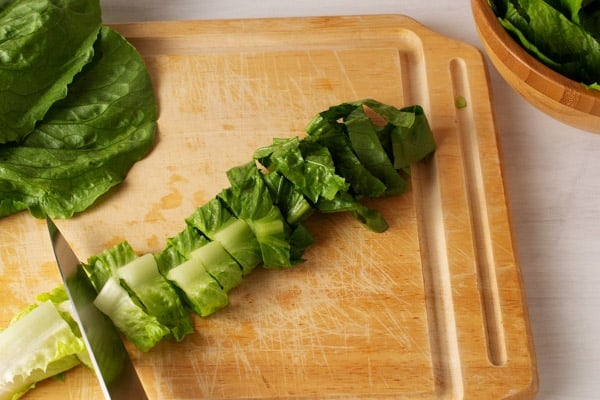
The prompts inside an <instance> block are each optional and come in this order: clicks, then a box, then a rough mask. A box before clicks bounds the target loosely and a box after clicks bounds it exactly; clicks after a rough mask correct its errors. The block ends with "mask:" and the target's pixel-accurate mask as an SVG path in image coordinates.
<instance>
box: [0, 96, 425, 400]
mask: <svg viewBox="0 0 600 400" xmlns="http://www.w3.org/2000/svg"><path fill="white" fill-rule="evenodd" d="M376 121H377V122H376ZM382 121H383V122H382ZM434 150H435V142H434V138H433V134H432V132H431V130H430V127H429V124H428V121H427V119H426V117H425V114H424V113H423V110H422V109H421V107H419V106H412V107H407V108H403V109H396V108H394V107H392V106H389V105H385V104H382V103H379V102H377V101H375V100H371V99H367V100H361V101H357V102H352V103H343V104H340V105H337V106H334V107H331V108H329V109H327V110H325V111H323V112H321V113H319V114H317V115H316V116H315V117H314V118H313V119H312V120H311V121H310V123H309V124H308V127H307V135H306V136H305V137H304V138H302V139H300V138H297V137H296V138H276V139H274V140H273V142H272V144H271V145H268V146H266V147H263V148H260V149H257V150H256V152H255V153H254V155H253V157H252V159H251V160H249V161H248V162H247V163H245V164H242V165H239V166H237V167H234V168H232V169H230V170H228V171H227V177H228V180H229V183H230V185H229V187H227V188H225V189H223V190H222V191H220V192H219V193H217V194H215V196H214V197H213V198H211V199H210V200H209V201H208V202H206V203H205V204H203V205H201V206H199V207H198V208H197V209H196V210H194V212H192V213H191V214H190V215H188V216H187V217H186V218H185V219H184V227H183V229H182V230H181V231H180V232H179V233H177V234H175V235H174V236H172V237H169V238H168V239H167V241H166V243H165V246H164V248H163V249H162V250H161V251H159V252H157V253H156V254H151V253H148V254H144V255H141V256H138V255H137V254H136V252H135V251H134V249H133V248H132V247H131V246H130V245H129V243H128V242H127V241H123V242H121V243H119V244H117V245H116V246H114V247H111V248H108V249H106V250H104V251H103V252H101V253H100V254H97V255H95V256H92V257H90V258H89V259H88V260H86V262H84V263H82V267H83V271H85V274H86V275H87V277H89V281H90V283H91V285H92V286H93V288H94V291H95V293H92V295H93V296H96V297H95V300H94V304H95V305H96V306H97V308H98V309H99V310H100V311H102V312H103V313H104V314H105V315H106V316H108V318H110V319H111V320H112V322H113V323H114V325H115V326H116V327H117V328H118V329H119V330H120V332H121V333H122V334H123V335H124V336H125V337H126V338H127V339H128V340H130V341H131V342H132V343H133V344H135V345H136V346H137V347H138V348H139V349H140V350H142V351H149V350H150V349H152V348H153V347H154V346H155V345H156V344H158V343H159V342H160V341H162V340H164V339H167V338H171V339H173V340H176V341H181V340H184V338H185V337H186V335H188V334H190V333H192V332H193V331H194V325H193V318H192V317H193V316H194V315H196V316H197V317H203V318H204V317H208V316H210V315H212V314H214V313H215V312H217V311H218V310H220V309H222V308H224V307H226V306H227V305H228V304H229V292H230V291H231V290H233V289H235V288H236V287H237V286H239V285H240V284H241V283H242V282H243V280H244V277H246V276H248V275H249V274H250V273H251V272H252V271H253V270H254V269H255V268H257V267H258V266H259V265H262V266H263V267H264V268H269V269H282V268H290V267H293V266H295V265H297V264H298V263H301V262H302V261H304V259H303V255H304V252H305V250H306V249H307V248H308V247H309V246H310V245H311V244H312V243H313V236H312V235H311V233H310V232H309V230H308V229H307V228H306V227H305V225H304V222H305V221H306V220H307V219H308V218H309V217H310V216H311V215H313V214H314V213H339V212H351V213H353V214H354V216H355V217H356V218H357V220H358V221H359V222H360V223H362V224H364V226H365V227H367V228H368V229H371V230H373V231H375V232H383V231H385V230H386V229H387V228H388V225H387V222H386V221H385V219H384V218H383V216H382V215H381V214H380V213H379V212H378V211H377V210H374V209H371V208H368V207H366V206H365V205H363V203H362V200H363V199H365V198H372V197H381V196H389V195H397V194H400V193H403V192H405V191H406V190H407V188H408V186H409V184H408V180H407V178H408V176H409V173H410V165H411V164H413V163H415V162H418V161H420V160H423V159H424V158H425V157H427V156H428V155H429V154H431V153H432V152H433V151H434ZM94 291H93V292H94ZM40 318H41V317H35V316H34V317H32V320H31V322H29V329H30V330H31V331H33V332H35V335H34V336H36V340H31V341H30V339H22V340H19V344H20V357H22V359H23V366H22V368H16V369H15V368H12V367H7V368H5V370H4V371H2V376H1V379H3V380H4V382H13V381H14V382H17V383H18V384H14V385H12V386H10V387H9V388H8V389H7V391H10V390H14V393H17V394H18V393H21V391H22V389H21V388H22V387H24V386H25V385H30V384H32V383H34V381H35V380H36V378H40V379H41V378H44V377H47V376H51V375H52V374H55V373H58V372H61V371H63V370H65V369H68V367H69V366H72V365H74V364H77V358H76V357H74V356H73V355H74V354H75V355H76V354H79V353H80V352H81V350H82V349H81V346H76V344H77V343H78V341H77V340H76V335H75V336H73V334H70V333H69V329H68V326H69V325H68V324H67V325H66V326H65V324H63V323H61V322H60V319H59V318H58V317H56V316H55V318H54V320H53V321H51V322H44V321H43V320H42V319H40ZM44 324H48V325H49V328H48V329H46V327H45V325H44ZM50 326H53V327H54V326H56V327H55V328H52V329H56V330H57V331H60V332H61V334H60V335H58V336H57V337H56V338H55V339H52V338H51V337H50V336H52V335H53V333H51V331H50ZM19 332H20V330H19V327H18V326H16V325H11V326H9V328H8V329H6V331H4V332H3V335H4V337H5V339H4V340H5V342H2V340H3V339H2V338H0V345H1V343H10V341H11V338H14V337H15V336H16V335H19ZM29 334H30V335H31V333H29ZM46 336H48V341H47V342H44V341H41V340H42V339H43V338H44V337H46ZM28 337H29V336H28ZM61 337H68V339H64V340H65V341H66V342H68V343H69V346H66V345H65V346H63V345H60V346H61V347H65V350H67V349H69V350H68V352H67V353H68V354H63V353H62V352H58V353H57V352H55V353H54V356H53V357H50V356H45V357H44V358H42V359H40V358H39V357H38V356H37V353H44V354H45V353H46V352H48V351H49V350H51V349H52V348H53V347H56V346H59V342H56V340H59V339H60V338H61ZM60 343H62V342H60ZM12 344H14V343H12ZM12 347H14V346H12ZM71 347H72V349H71ZM0 349H3V347H0ZM0 351H1V350H0ZM14 356H15V355H14V354H13V351H12V350H11V351H9V352H7V353H6V354H5V353H0V365H7V366H8V365H9V364H11V362H12V360H13V358H11V357H14ZM58 361H60V362H59V363H58ZM55 363H58V364H60V368H53V366H54V365H55ZM11 365H12V364H11ZM38 370H41V371H43V372H44V373H43V374H41V373H40V374H38V372H37V371H38ZM17 386H18V387H17ZM17 397H18V396H17ZM1 399H2V397H0V400H1Z"/></svg>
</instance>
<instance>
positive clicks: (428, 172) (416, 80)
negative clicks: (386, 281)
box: [399, 42, 463, 398]
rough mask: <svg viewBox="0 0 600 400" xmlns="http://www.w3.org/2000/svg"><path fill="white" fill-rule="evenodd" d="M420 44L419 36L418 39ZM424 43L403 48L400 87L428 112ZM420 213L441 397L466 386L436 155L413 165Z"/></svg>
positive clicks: (429, 318) (409, 101) (435, 369)
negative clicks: (464, 383)
mask: <svg viewBox="0 0 600 400" xmlns="http://www.w3.org/2000/svg"><path fill="white" fill-rule="evenodd" d="M414 44H415V46H419V47H420V45H419V42H415V43H414ZM422 52H423V49H422V48H413V49H412V51H400V52H399V56H400V65H401V70H402V71H403V73H402V76H403V80H402V88H403V92H404V94H403V97H404V101H405V103H407V104H420V105H421V106H422V107H423V109H424V110H425V113H426V114H428V115H429V108H430V107H429V88H428V83H427V77H426V72H425V70H424V65H423V63H422V62H420V60H419V57H418V54H419V53H422ZM411 174H412V185H413V190H414V197H415V209H416V210H415V211H416V213H417V215H418V218H417V220H418V224H417V229H418V232H419V235H418V236H419V242H420V248H421V265H422V273H423V283H424V287H425V290H426V298H427V300H428V301H427V302H426V305H427V321H428V324H429V340H430V346H431V349H432V353H431V356H432V364H433V373H434V375H435V384H436V386H435V391H436V394H437V395H438V396H439V397H440V398H459V397H460V396H461V394H462V392H463V390H462V374H461V367H460V355H459V351H458V341H457V338H456V322H455V318H454V308H453V305H452V288H451V284H450V276H449V274H450V269H449V265H448V258H447V247H446V241H445V239H444V237H445V233H444V222H443V218H442V207H443V205H442V200H441V195H440V189H439V176H438V174H437V164H436V162H435V159H432V160H430V161H429V162H428V163H420V164H418V165H414V166H413V167H412V169H411Z"/></svg>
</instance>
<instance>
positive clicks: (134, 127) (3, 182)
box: [0, 2, 157, 218]
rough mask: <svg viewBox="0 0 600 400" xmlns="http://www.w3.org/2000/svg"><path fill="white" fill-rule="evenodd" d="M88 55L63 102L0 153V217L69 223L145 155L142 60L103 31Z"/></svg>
mask: <svg viewBox="0 0 600 400" xmlns="http://www.w3.org/2000/svg"><path fill="white" fill-rule="evenodd" d="M26 3H27V2H26ZM95 48H96V52H95V57H94V59H93V61H91V63H90V64H88V65H86V67H85V68H84V70H83V71H82V72H81V73H80V74H79V75H77V76H76V78H75V81H74V82H73V83H72V84H71V85H70V86H69V92H68V95H67V97H66V98H64V99H62V100H60V101H58V102H56V103H54V105H53V106H52V107H51V108H50V110H49V111H48V112H47V114H46V115H45V117H44V119H43V121H41V122H40V123H39V124H38V125H36V128H35V130H33V132H31V133H30V134H29V135H28V136H27V137H26V138H25V140H24V141H22V142H21V143H19V144H18V145H0V217H3V216H6V215H9V214H12V213H15V212H17V211H21V210H24V209H29V210H30V211H31V213H32V214H33V215H34V216H36V217H43V216H45V215H46V214H47V215H49V216H51V217H56V218H60V217H62V218H66V217H70V216H72V215H73V214H74V213H77V212H81V211H83V210H85V209H87V207H89V206H90V205H91V204H93V203H94V201H95V200H96V199H97V198H98V197H99V196H101V195H103V194H104V193H106V192H107V191H108V190H109V189H110V188H111V187H113V186H115V185H116V184H118V183H119V182H121V181H122V180H123V179H124V177H125V175H126V174H127V172H128V171H129V169H130V168H131V166H132V165H133V164H134V163H135V162H136V161H138V160H139V159H141V158H142V157H144V156H145V155H146V154H147V153H148V151H149V150H150V149H151V147H152V145H153V142H154V133H155V129H156V118H157V108H156V100H155V97H154V92H153V88H152V83H151V81H150V77H149V75H148V72H147V70H146V67H145V65H144V63H143V60H142V59H141V58H140V56H139V54H138V53H137V51H136V50H135V49H134V48H133V47H132V46H131V45H130V44H129V43H128V42H127V41H126V40H125V39H124V38H123V37H122V36H121V35H119V34H118V33H117V32H115V31H114V30H112V29H110V28H107V27H103V28H102V29H101V31H100V35H99V36H98V40H97V41H96V43H95ZM47 58H48V59H50V58H53V57H47ZM0 70H1V69H0ZM2 82H3V81H2V80H0V85H1V84H2ZM1 98H2V97H1V96H0V99H1ZM0 101H2V100H0Z"/></svg>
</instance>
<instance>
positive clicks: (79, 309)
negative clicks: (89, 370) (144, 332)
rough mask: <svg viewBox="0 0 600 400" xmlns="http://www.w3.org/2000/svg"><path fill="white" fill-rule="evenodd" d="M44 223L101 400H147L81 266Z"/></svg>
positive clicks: (51, 225)
mask: <svg viewBox="0 0 600 400" xmlns="http://www.w3.org/2000/svg"><path fill="white" fill-rule="evenodd" d="M46 223H47V225H48V232H49V234H50V241H51V242H52V248H53V249H54V255H55V257H56V262H57V264H58V269H59V270H60V275H61V277H62V279H63V282H64V286H65V290H66V291H67V294H68V295H69V299H70V300H71V303H72V305H73V307H72V309H73V317H74V319H75V321H76V322H77V324H78V325H79V329H80V331H81V336H82V338H83V341H84V342H85V345H86V348H87V351H88V354H89V357H90V364H91V366H92V367H93V369H94V371H95V373H96V376H97V377H98V381H99V382H100V387H101V389H102V393H103V394H104V397H105V398H106V399H107V400H110V399H113V400H120V399H124V400H137V399H139V400H143V399H147V398H148V397H147V396H146V392H145V391H144V388H143V386H142V383H141V381H140V379H139V376H138V375H137V373H136V371H135V368H134V366H133V363H132V362H131V359H130V358H129V354H128V353H127V349H126V348H125V345H124V344H123V341H122V340H121V336H120V334H119V332H118V331H117V329H116V327H115V326H114V324H113V323H112V321H111V320H110V319H109V318H108V317H107V316H106V315H105V314H103V313H102V312H101V311H100V310H98V309H97V308H96V306H95V305H94V303H93V301H94V299H95V298H96V294H97V293H96V290H95V289H94V287H93V286H92V283H91V281H90V279H89V277H88V276H87V274H86V273H85V271H84V270H83V267H82V266H81V262H80V261H79V259H78V258H77V256H76V255H75V253H74V252H73V250H72V249H71V246H70V245H69V243H68V242H67V240H66V239H65V238H64V236H63V235H62V233H61V232H60V231H59V229H58V228H57V226H56V225H55V224H54V222H53V221H52V220H51V219H50V218H49V217H46Z"/></svg>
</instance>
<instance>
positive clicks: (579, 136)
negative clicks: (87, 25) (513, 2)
mask: <svg viewBox="0 0 600 400" xmlns="http://www.w3.org/2000/svg"><path fill="white" fill-rule="evenodd" d="M101 4H102V7H103V15H104V21H105V22H106V23H116V22H131V21H146V20H184V19H222V18H256V17H280V16H281V17H284V16H285V17H287V16H320V15H350V14H381V13H383V14H404V15H408V16H410V17H412V18H414V19H416V20H417V21H419V22H421V23H422V24H423V25H425V26H427V27H429V28H430V29H432V30H434V31H436V32H438V33H441V34H444V35H446V36H449V37H452V38H454V39H458V40H461V41H463V42H466V43H469V44H471V45H473V46H475V47H477V48H479V49H480V50H483V47H482V45H481V42H480V40H479V37H478V35H477V32H476V30H475V26H474V23H473V19H472V14H471V8H470V3H469V1H468V0H462V1H461V0H403V1H402V0H397V1H393V0H287V1H286V0H261V1H256V2H252V1H248V0H170V1H164V0H127V1H123V0H102V1H101ZM489 71H490V77H491V90H492V96H493V107H494V108H495V112H496V117H497V129H498V131H499V133H500V136H501V146H502V149H503V157H504V158H503V161H504V167H505V173H506V184H507V188H508V194H509V198H510V201H511V206H512V212H513V219H514V230H515V234H516V241H517V248H518V252H519V257H520V261H521V264H522V270H523V275H524V281H525V287H526V292H527V298H528V305H529V310H530V315H531V322H532V329H533V336H534V343H535V347H536V353H537V358H538V368H539V376H540V391H539V394H538V396H537V399H543V400H548V399H560V400H583V399H590V400H591V399H594V400H596V399H598V398H600V379H599V378H600V318H599V317H598V310H600V135H598V134H592V133H589V132H584V131H581V130H577V129H574V128H570V127H568V126H566V125H564V124H562V123H559V122H557V121H555V120H553V119H551V118H550V117H548V116H546V115H545V114H542V113H541V112H539V111H537V110H536V109H535V108H533V107H532V106H530V105H529V104H528V103H526V102H525V101H524V100H523V99H522V98H520V97H519V96H518V95H517V94H516V92H514V91H513V90H512V89H511V88H510V87H509V86H508V85H507V84H506V83H505V82H504V81H503V80H502V78H501V77H500V76H499V75H498V73H497V72H496V70H495V69H494V67H493V66H492V65H491V64H489Z"/></svg>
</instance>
